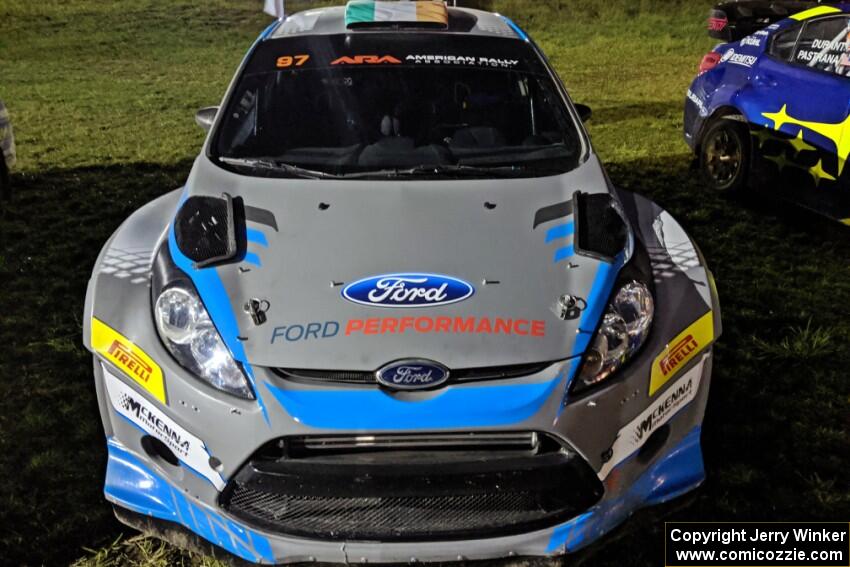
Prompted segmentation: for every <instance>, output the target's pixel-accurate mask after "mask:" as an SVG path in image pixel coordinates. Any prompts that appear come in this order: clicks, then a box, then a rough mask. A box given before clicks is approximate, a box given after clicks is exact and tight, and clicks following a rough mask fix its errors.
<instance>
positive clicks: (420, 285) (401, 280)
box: [342, 273, 475, 307]
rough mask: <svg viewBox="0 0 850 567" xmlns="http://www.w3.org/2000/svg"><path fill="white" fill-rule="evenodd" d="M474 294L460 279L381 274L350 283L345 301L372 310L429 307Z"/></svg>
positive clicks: (343, 294)
mask: <svg viewBox="0 0 850 567" xmlns="http://www.w3.org/2000/svg"><path fill="white" fill-rule="evenodd" d="M473 293H475V288H473V287H472V286H471V285H470V284H468V283H466V282H465V281H463V280H459V279H457V278H453V277H450V276H441V275H438V274H417V273H413V274H384V275H382V276H373V277H371V278H364V279H362V280H358V281H356V282H353V283H350V284H348V285H347V286H345V288H343V290H342V296H343V297H344V298H345V299H347V300H348V301H353V302H354V303H359V304H361V305H372V306H374V307H430V306H432V305H448V304H449V303H457V302H458V301H463V300H464V299H466V298H468V297H469V296H471V295H472V294H473Z"/></svg>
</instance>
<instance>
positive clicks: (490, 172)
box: [343, 164, 527, 179]
mask: <svg viewBox="0 0 850 567" xmlns="http://www.w3.org/2000/svg"><path fill="white" fill-rule="evenodd" d="M526 171H527V169H526V168H525V166H516V165H493V166H481V165H462V164H457V165H417V166H415V167H409V168H394V169H376V170H372V171H358V172H356V173H346V174H345V175H344V176H343V177H345V178H346V179H352V178H354V179H356V178H359V177H410V176H416V175H429V174H430V175H458V176H471V177H491V176H495V177H517V176H520V175H523V174H524V173H526Z"/></svg>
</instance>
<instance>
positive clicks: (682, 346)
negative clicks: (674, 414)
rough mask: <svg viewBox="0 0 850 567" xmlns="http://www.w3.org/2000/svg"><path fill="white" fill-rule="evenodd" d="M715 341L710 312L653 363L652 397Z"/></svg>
mask: <svg viewBox="0 0 850 567" xmlns="http://www.w3.org/2000/svg"><path fill="white" fill-rule="evenodd" d="M712 340H714V316H713V315H712V312H711V311H709V312H708V313H706V314H705V315H703V316H702V317H700V318H699V319H697V320H696V321H694V322H693V323H691V325H690V326H689V327H688V328H687V329H685V330H684V331H682V332H681V333H679V334H678V335H676V337H675V338H674V339H673V340H672V341H670V342H669V343H667V346H666V347H665V348H664V350H662V351H661V352H660V353H659V354H658V356H656V357H655V361H654V362H653V363H652V376H651V377H650V380H649V395H650V396H652V395H653V394H655V392H657V391H658V390H660V389H661V387H662V386H663V385H664V384H666V383H667V382H668V381H669V380H670V378H672V377H673V376H675V375H676V374H678V372H679V371H680V370H681V369H682V368H684V367H685V365H686V364H687V363H688V362H689V361H690V360H691V359H692V358H694V357H695V356H696V355H697V354H698V353H699V352H700V351H701V350H702V349H704V348H705V347H706V346H708V345H709V344H710V343H711V341H712Z"/></svg>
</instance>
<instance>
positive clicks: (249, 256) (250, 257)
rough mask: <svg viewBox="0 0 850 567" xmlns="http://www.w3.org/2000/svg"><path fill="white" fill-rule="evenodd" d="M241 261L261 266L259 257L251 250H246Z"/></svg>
mask: <svg viewBox="0 0 850 567" xmlns="http://www.w3.org/2000/svg"><path fill="white" fill-rule="evenodd" d="M243 261H245V262H248V263H249V264H254V265H255V266H257V267H258V268H262V267H263V263H262V262H261V261H260V257H259V256H257V255H256V254H254V253H253V252H246V253H245V258H244V260H243Z"/></svg>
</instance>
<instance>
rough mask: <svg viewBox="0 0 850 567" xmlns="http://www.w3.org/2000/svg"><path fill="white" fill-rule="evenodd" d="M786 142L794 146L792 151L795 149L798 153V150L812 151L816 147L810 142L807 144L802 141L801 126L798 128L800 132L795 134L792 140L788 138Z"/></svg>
mask: <svg viewBox="0 0 850 567" xmlns="http://www.w3.org/2000/svg"><path fill="white" fill-rule="evenodd" d="M788 143H789V144H791V146H792V147H793V148H794V151H796V152H797V153H798V154H799V153H800V152H804V151H806V150H812V151H814V150H816V149H817V148H816V147H814V146H812V145H810V144H807V143H806V142H804V141H803V129H802V128H800V133H799V134H798V135H797V137H796V138H794V139H792V140H788Z"/></svg>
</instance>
